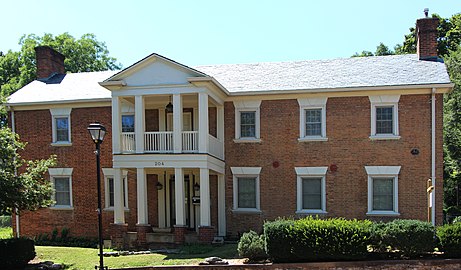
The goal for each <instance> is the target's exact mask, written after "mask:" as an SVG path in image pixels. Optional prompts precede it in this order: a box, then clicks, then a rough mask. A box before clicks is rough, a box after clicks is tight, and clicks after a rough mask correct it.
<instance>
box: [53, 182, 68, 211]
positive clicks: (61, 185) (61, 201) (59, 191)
mask: <svg viewBox="0 0 461 270" xmlns="http://www.w3.org/2000/svg"><path fill="white" fill-rule="evenodd" d="M69 182H70V181H69V178H68V177H59V178H58V177H56V178H54V189H55V200H56V205H67V206H70V185H69Z"/></svg>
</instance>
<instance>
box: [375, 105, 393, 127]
mask: <svg viewBox="0 0 461 270" xmlns="http://www.w3.org/2000/svg"><path fill="white" fill-rule="evenodd" d="M393 114H394V107H393V106H388V107H376V134H394V117H393Z"/></svg>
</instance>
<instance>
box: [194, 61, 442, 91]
mask: <svg viewBox="0 0 461 270" xmlns="http://www.w3.org/2000/svg"><path fill="white" fill-rule="evenodd" d="M194 68H195V69H197V70H199V71H202V72H204V73H206V74H208V75H209V76H213V77H214V78H215V79H216V80H218V82H220V83H221V84H222V85H223V86H224V87H225V88H226V89H227V90H228V91H229V92H231V93H232V92H246V91H270V90H300V89H332V88H349V87H374V86H392V85H421V84H442V83H450V79H449V77H448V74H447V70H446V67H445V64H444V63H439V62H431V61H420V60H418V57H417V56H416V55H414V54H410V55H393V56H375V57H355V58H341V59H332V60H308V61H295V62H278V63H274V62H272V63H254V64H233V65H213V66H198V67H194Z"/></svg>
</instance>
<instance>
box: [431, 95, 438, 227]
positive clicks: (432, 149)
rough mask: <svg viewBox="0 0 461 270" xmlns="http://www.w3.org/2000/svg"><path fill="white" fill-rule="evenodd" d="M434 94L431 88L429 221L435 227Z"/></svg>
mask: <svg viewBox="0 0 461 270" xmlns="http://www.w3.org/2000/svg"><path fill="white" fill-rule="evenodd" d="M435 92H436V88H432V95H431V105H432V114H431V116H432V124H431V165H432V166H431V167H432V168H431V180H432V186H433V187H434V189H433V191H432V194H431V200H432V209H431V221H432V225H434V226H435V206H436V203H435V192H436V190H437V189H436V188H435V187H436V185H435V154H436V151H435V146H436V145H435V117H436V116H435V101H436V98H435Z"/></svg>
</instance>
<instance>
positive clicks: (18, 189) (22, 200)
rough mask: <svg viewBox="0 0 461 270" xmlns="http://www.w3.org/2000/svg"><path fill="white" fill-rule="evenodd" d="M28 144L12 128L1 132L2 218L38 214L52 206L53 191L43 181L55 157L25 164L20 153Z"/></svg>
mask: <svg viewBox="0 0 461 270" xmlns="http://www.w3.org/2000/svg"><path fill="white" fill-rule="evenodd" d="M24 147H25V143H22V142H20V141H19V136H18V135H17V134H15V133H13V132H11V130H10V129H9V128H6V127H3V128H0V215H10V214H11V213H13V212H14V211H15V209H16V210H17V211H18V212H20V211H22V210H37V209H38V208H40V207H46V206H49V205H51V203H52V200H51V195H52V193H53V189H52V187H51V184H50V181H49V180H47V179H45V178H44V174H45V173H46V172H47V170H48V167H50V166H54V165H55V163H56V158H55V157H53V156H52V157H50V158H48V159H42V160H34V161H26V160H23V159H22V158H21V156H20V155H19V153H18V151H20V150H23V149H24Z"/></svg>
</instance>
